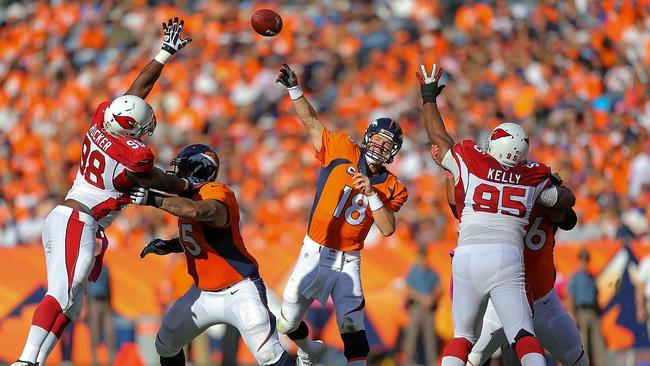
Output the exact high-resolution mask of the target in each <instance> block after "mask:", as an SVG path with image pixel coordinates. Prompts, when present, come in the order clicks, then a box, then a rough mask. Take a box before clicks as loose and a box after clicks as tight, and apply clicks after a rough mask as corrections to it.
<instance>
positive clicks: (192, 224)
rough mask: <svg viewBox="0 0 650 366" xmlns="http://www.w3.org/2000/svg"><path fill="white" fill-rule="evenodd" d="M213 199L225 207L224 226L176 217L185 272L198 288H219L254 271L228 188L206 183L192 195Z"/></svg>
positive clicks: (235, 204) (256, 271)
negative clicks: (226, 222) (226, 220)
mask: <svg viewBox="0 0 650 366" xmlns="http://www.w3.org/2000/svg"><path fill="white" fill-rule="evenodd" d="M192 199H194V200H209V199H214V200H218V201H220V202H222V203H223V204H224V205H226V207H227V208H228V215H229V218H228V225H227V226H225V227H223V228H217V227H214V226H212V225H211V224H210V223H209V222H207V221H196V220H190V219H184V218H179V219H178V237H179V239H180V243H181V245H183V249H184V251H185V257H186V258H187V271H188V273H189V274H190V276H192V278H193V279H194V283H195V284H196V286H197V287H198V288H200V289H202V290H211V291H214V290H220V289H223V288H224V287H227V286H230V285H233V284H235V283H237V282H240V281H242V280H243V279H245V278H247V277H251V276H254V275H256V274H257V273H258V265H257V261H256V260H255V258H253V256H251V255H250V254H249V253H248V251H247V250H246V247H245V246H244V240H243V239H242V236H241V226H240V225H241V224H240V221H239V204H238V203H237V198H236V197H235V194H234V192H233V191H232V190H230V188H228V187H227V186H226V185H224V184H222V183H216V182H213V183H208V184H206V185H204V186H203V187H201V189H200V190H199V191H198V192H197V193H196V194H195V195H194V197H192Z"/></svg>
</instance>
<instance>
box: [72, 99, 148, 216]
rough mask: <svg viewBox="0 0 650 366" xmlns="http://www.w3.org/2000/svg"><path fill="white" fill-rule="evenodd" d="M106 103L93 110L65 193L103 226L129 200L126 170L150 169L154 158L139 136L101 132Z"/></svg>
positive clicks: (129, 183) (130, 183)
mask: <svg viewBox="0 0 650 366" xmlns="http://www.w3.org/2000/svg"><path fill="white" fill-rule="evenodd" d="M109 104H110V103H109V102H104V103H101V104H100V105H99V106H98V107H97V109H96V110H95V113H94V115H93V118H92V121H91V124H90V128H89V129H88V132H87V133H86V136H85V138H84V141H83V144H82V148H81V159H80V163H79V170H78V171H77V175H76V177H75V180H74V183H73V185H72V188H71V189H70V191H69V192H68V195H67V196H66V199H68V198H69V199H74V200H76V201H78V202H81V203H82V204H84V205H85V206H86V207H88V208H89V209H90V210H91V211H92V215H93V217H94V218H95V219H96V220H98V221H99V224H100V225H101V226H102V227H103V228H107V227H108V226H109V225H110V224H111V222H113V219H115V217H116V215H117V212H118V211H119V210H121V209H122V208H123V207H124V206H125V205H126V204H128V203H129V195H128V192H129V190H130V189H131V187H133V186H134V184H133V183H132V182H131V181H130V180H129V179H127V177H126V172H127V171H131V172H144V171H147V170H150V169H151V168H152V167H153V161H154V154H153V152H152V151H151V149H149V147H147V145H145V144H144V143H143V142H142V141H140V140H139V139H132V138H126V137H116V136H112V135H110V134H108V133H106V132H105V131H104V129H103V121H104V111H105V110H106V108H108V105H109Z"/></svg>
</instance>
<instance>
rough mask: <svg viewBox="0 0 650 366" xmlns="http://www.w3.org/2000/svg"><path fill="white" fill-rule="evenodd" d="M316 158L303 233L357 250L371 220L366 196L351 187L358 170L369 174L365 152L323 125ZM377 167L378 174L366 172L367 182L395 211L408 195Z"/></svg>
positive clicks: (334, 246)
mask: <svg viewBox="0 0 650 366" xmlns="http://www.w3.org/2000/svg"><path fill="white" fill-rule="evenodd" d="M316 158H317V159H318V160H319V161H320V162H321V170H320V173H319V175H318V183H317V185H316V196H315V198H314V204H313V206H312V209H311V214H310V215H309V229H308V232H307V235H308V236H309V237H310V238H311V239H312V240H313V241H315V242H316V243H318V244H320V245H323V246H326V247H328V248H332V249H337V250H342V251H350V250H360V249H362V248H363V243H364V241H365V239H366V236H367V235H368V231H370V227H371V226H372V224H373V222H374V219H373V217H372V211H371V210H370V208H369V207H368V198H367V197H366V196H365V195H364V194H363V192H361V190H359V189H356V188H354V183H353V179H352V176H353V175H354V174H356V173H357V172H358V171H360V172H361V173H363V174H364V175H366V176H369V171H368V168H367V163H366V160H365V155H364V154H363V152H362V150H361V148H360V147H359V146H358V145H357V144H355V143H354V141H352V140H351V139H350V137H348V136H347V135H345V134H344V133H342V132H331V131H328V130H327V129H323V140H322V146H321V149H320V151H317V152H316ZM381 169H382V170H381V171H380V172H379V174H376V175H374V176H371V177H370V176H369V178H370V184H371V185H372V187H373V188H374V190H375V192H377V194H378V195H379V198H380V199H381V200H382V202H383V203H384V206H385V207H388V208H389V209H391V210H392V211H393V212H397V211H399V209H400V208H401V207H402V205H403V204H404V202H406V199H407V198H408V193H407V191H406V187H405V186H404V184H402V182H400V181H399V180H398V179H397V178H396V177H395V176H394V175H393V174H392V173H391V172H389V171H388V170H386V169H385V168H384V167H382V168H381Z"/></svg>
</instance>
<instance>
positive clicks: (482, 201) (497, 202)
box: [472, 183, 526, 217]
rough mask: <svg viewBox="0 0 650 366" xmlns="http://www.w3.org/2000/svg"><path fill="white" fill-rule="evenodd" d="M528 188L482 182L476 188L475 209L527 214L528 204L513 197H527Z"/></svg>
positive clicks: (522, 215)
mask: <svg viewBox="0 0 650 366" xmlns="http://www.w3.org/2000/svg"><path fill="white" fill-rule="evenodd" d="M525 197H526V190H525V189H524V188H519V187H508V186H504V187H503V193H502V192H501V190H499V188H497V187H494V186H491V185H489V184H485V183H481V184H479V185H478V186H476V188H475V189H474V205H473V206H472V207H473V208H474V211H483V212H490V213H497V212H498V213H500V214H502V215H509V216H515V217H524V216H526V206H525V205H524V203H523V202H521V201H518V200H516V199H513V198H525Z"/></svg>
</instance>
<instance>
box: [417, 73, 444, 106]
mask: <svg viewBox="0 0 650 366" xmlns="http://www.w3.org/2000/svg"><path fill="white" fill-rule="evenodd" d="M420 68H421V69H422V74H420V73H419V72H417V71H416V72H415V77H416V78H417V79H418V81H419V82H420V93H421V94H422V104H425V103H435V102H436V98H437V97H438V95H440V93H441V92H442V89H444V88H445V86H446V85H444V84H443V85H438V82H439V81H440V77H441V76H442V67H441V68H439V69H438V71H437V72H436V64H433V68H432V69H431V75H427V71H426V69H425V68H424V65H420Z"/></svg>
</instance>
